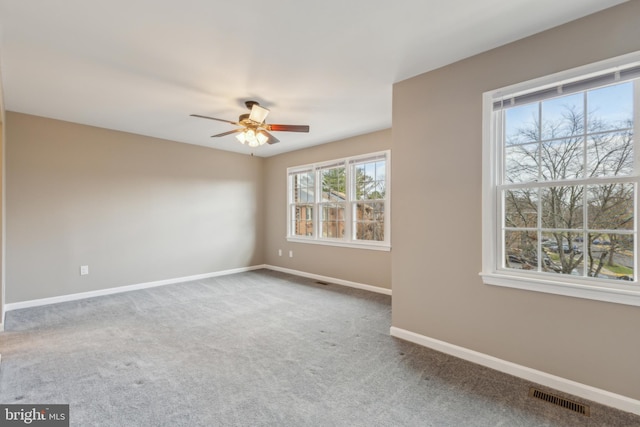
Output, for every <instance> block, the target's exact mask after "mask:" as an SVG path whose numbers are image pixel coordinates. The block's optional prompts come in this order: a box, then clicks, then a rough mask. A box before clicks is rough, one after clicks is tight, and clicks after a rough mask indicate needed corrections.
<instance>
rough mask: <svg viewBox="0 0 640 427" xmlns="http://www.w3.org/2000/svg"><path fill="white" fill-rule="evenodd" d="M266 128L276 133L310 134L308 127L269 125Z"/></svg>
mask: <svg viewBox="0 0 640 427" xmlns="http://www.w3.org/2000/svg"><path fill="white" fill-rule="evenodd" d="M266 128H267V130H271V131H274V132H309V126H307V125H267V126H266Z"/></svg>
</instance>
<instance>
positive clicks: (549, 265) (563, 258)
mask: <svg viewBox="0 0 640 427" xmlns="http://www.w3.org/2000/svg"><path fill="white" fill-rule="evenodd" d="M581 236H582V232H581V231H563V232H554V233H550V232H549V233H542V251H543V253H544V257H543V261H544V262H543V265H542V271H545V272H547V273H558V274H571V275H574V276H582V275H584V264H583V260H584V255H583V250H582V248H583V247H584V245H583V244H582V242H581V240H582V237H581Z"/></svg>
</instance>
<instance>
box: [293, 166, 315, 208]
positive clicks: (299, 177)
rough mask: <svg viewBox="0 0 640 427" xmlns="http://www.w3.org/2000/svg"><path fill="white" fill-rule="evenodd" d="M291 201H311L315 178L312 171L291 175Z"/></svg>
mask: <svg viewBox="0 0 640 427" xmlns="http://www.w3.org/2000/svg"><path fill="white" fill-rule="evenodd" d="M292 180H293V202H294V203H313V202H314V194H315V179H314V177H313V172H305V173H298V174H295V175H293V177H292Z"/></svg>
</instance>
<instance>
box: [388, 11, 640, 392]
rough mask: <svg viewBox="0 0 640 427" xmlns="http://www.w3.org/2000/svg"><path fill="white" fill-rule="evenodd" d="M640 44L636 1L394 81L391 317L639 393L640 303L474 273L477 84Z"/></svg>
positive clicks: (495, 83) (481, 88)
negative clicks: (507, 284)
mask: <svg viewBox="0 0 640 427" xmlns="http://www.w3.org/2000/svg"><path fill="white" fill-rule="evenodd" d="M636 50H640V1H632V2H629V3H625V4H623V5H621V6H618V7H615V8H612V9H609V10H605V11H603V12H600V13H598V14H595V15H592V16H588V17H586V18H584V19H581V20H578V21H574V22H572V23H569V24H566V25H563V26H561V27H558V28H555V29H552V30H549V31H546V32H543V33H540V34H538V35H535V36H532V37H529V38H527V39H523V40H521V41H518V42H515V43H512V44H509V45H507V46H504V47H500V48H498V49H495V50H492V51H489V52H486V53H483V54H480V55H477V56H474V57H472V58H469V59H466V60H463V61H461V62H458V63H455V64H452V65H450V66H447V67H444V68H441V69H438V70H435V71H432V72H428V73H425V74H423V75H420V76H417V77H415V78H412V79H409V80H406V81H403V82H400V83H398V84H396V85H394V89H393V140H394V141H393V144H394V152H393V163H392V167H393V180H392V190H393V204H392V208H393V219H392V228H393V252H392V265H393V272H392V277H393V322H392V323H393V326H395V327H398V328H402V329H406V330H409V331H412V332H415V333H418V334H421V335H425V336H428V337H432V338H436V339H439V340H442V341H446V342H449V343H452V344H455V345H459V346H462V347H466V348H468V349H472V350H476V351H479V352H482V353H486V354H489V355H492V356H495V357H498V358H500V359H504V360H507V361H511V362H514V363H517V364H520V365H524V366H528V367H531V368H534V369H538V370H541V371H544V372H548V373H551V374H554V375H558V376H560V377H564V378H567V379H570V380H574V381H578V382H580V383H583V384H588V385H591V386H594V387H598V388H601V389H604V390H609V391H612V392H614V393H619V394H622V395H625V396H629V397H631V398H634V399H640V386H639V384H640V369H638V355H639V354H640V339H639V336H640V335H639V334H638V325H640V308H639V307H631V306H625V305H618V304H611V303H603V302H597V301H590V300H584V299H577V298H570V297H563V296H556V295H549V294H543V293H536V292H528V291H521V290H515V289H508V288H499V287H493V286H488V285H484V284H483V283H482V281H481V279H480V277H478V273H479V272H480V270H481V256H482V246H481V228H482V227H481V225H482V224H481V193H482V188H481V181H482V162H481V157H482V155H481V154H482V94H483V92H485V91H488V90H492V89H496V88H499V87H503V86H506V85H510V84H514V83H518V82H521V81H526V80H529V79H532V78H535V77H540V76H544V75H548V74H551V73H554V72H557V71H561V70H565V69H569V68H573V67H577V66H580V65H584V64H587V63H591V62H594V61H598V60H602V59H606V58H609V57H614V56H617V55H621V54H625V53H629V52H632V51H636ZM416 123H420V132H418V133H416V132H415V129H416ZM416 135H421V136H419V137H417V138H416ZM416 195H421V196H419V197H416ZM416 212H420V214H419V215H418V216H416ZM410 218H414V219H418V218H419V220H414V221H409V220H408V219H410Z"/></svg>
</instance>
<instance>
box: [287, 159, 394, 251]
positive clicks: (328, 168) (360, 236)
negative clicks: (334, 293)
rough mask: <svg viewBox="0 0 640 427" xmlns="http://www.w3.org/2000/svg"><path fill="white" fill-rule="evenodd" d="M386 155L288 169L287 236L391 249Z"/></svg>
mask: <svg viewBox="0 0 640 427" xmlns="http://www.w3.org/2000/svg"><path fill="white" fill-rule="evenodd" d="M390 155H391V154H390V152H389V151H384V152H380V153H372V154H366V155H363V156H356V157H349V158H346V159H339V160H333V161H329V162H323V163H317V164H313V165H305V166H298V167H292V168H289V169H288V170H287V175H288V187H287V188H288V209H287V211H288V214H287V215H288V218H287V223H288V227H287V230H288V231H287V238H288V240H289V241H296V242H306V243H318V244H328V245H337V246H351V247H360V248H366V249H378V250H389V249H390V241H391V240H390V233H389V229H390V227H389V226H390V222H389V200H390V198H389V196H390V194H389V193H390V186H389V165H390Z"/></svg>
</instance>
